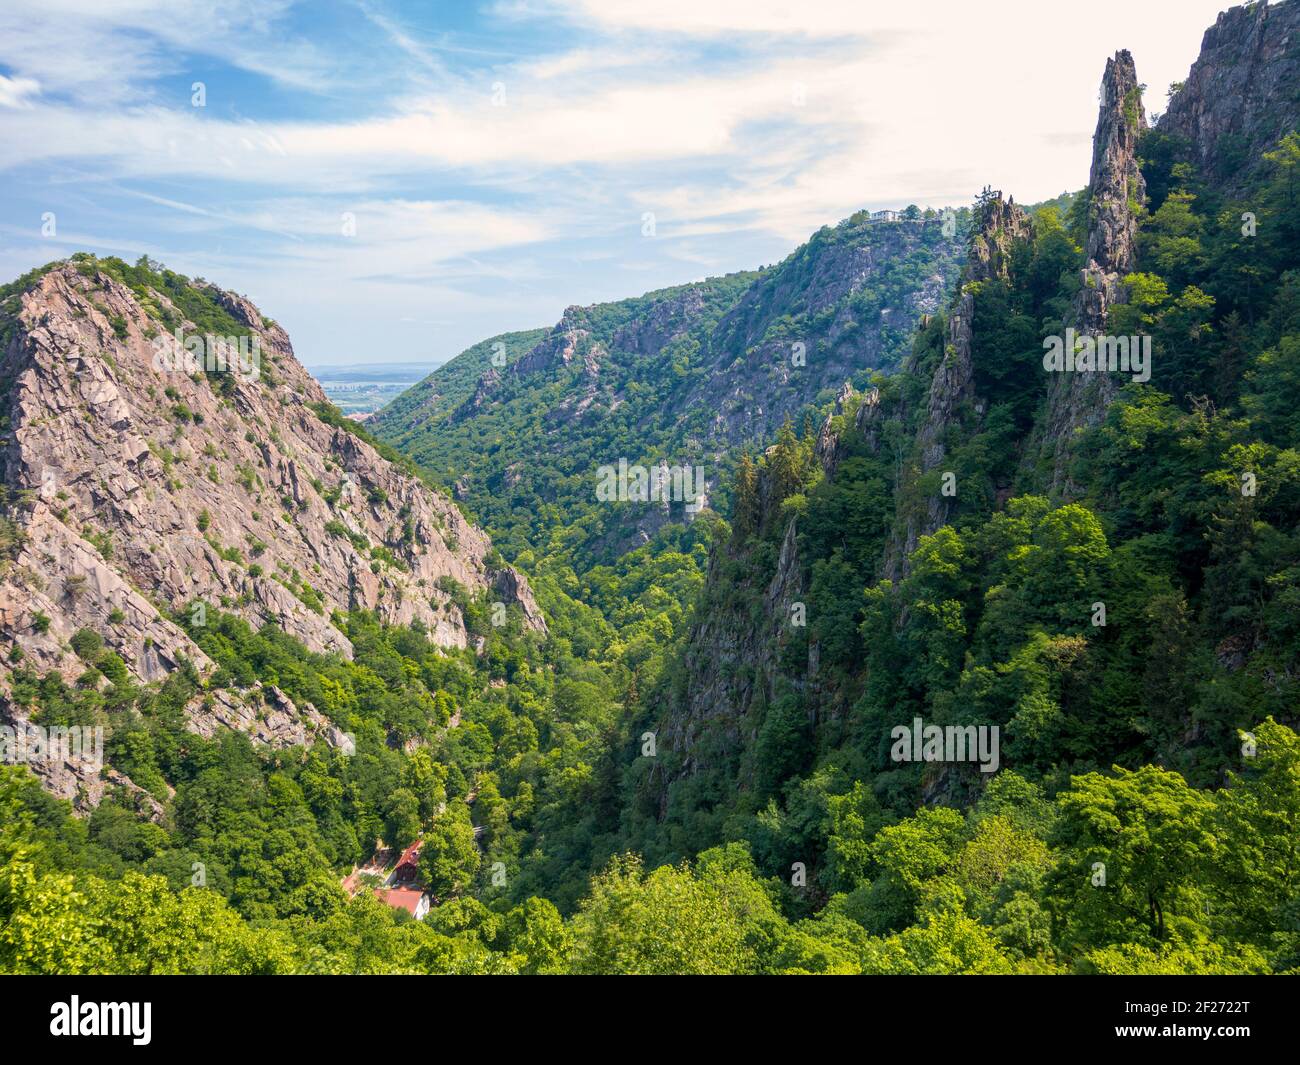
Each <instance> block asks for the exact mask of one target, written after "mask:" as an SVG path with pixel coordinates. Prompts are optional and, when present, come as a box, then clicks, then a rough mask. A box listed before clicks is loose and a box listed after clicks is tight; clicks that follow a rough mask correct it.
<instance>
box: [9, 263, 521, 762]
mask: <svg viewBox="0 0 1300 1065" xmlns="http://www.w3.org/2000/svg"><path fill="white" fill-rule="evenodd" d="M24 280H25V283H24V284H20V285H16V286H11V287H10V288H11V289H12V290H13V291H10V292H8V293H7V295H6V298H5V299H4V302H3V304H2V305H0V309H2V310H3V323H2V324H3V333H2V335H3V338H4V348H3V356H2V358H0V382H2V384H3V410H4V412H5V419H6V429H7V432H6V437H5V453H4V484H5V488H6V501H7V504H8V518H7V519H6V523H7V525H6V528H7V537H6V539H7V540H8V543H9V547H8V551H7V553H6V555H7V557H6V558H5V559H4V561H3V566H2V570H0V640H2V641H4V643H5V644H6V645H8V646H11V647H16V648H19V649H20V650H21V661H22V663H23V666H24V668H29V669H34V670H36V671H38V672H40V673H45V672H47V671H49V670H57V671H60V672H61V673H63V674H64V675H65V676H66V677H67V678H68V679H69V680H71V679H74V678H75V677H77V676H78V675H79V674H80V673H81V672H82V671H83V670H84V668H85V667H84V665H83V664H82V663H81V661H80V660H79V659H78V656H77V655H76V654H75V653H72V652H71V651H70V650H69V641H70V640H71V638H72V636H73V635H74V633H76V632H77V631H78V630H81V629H90V630H93V631H95V632H97V633H99V634H101V635H102V636H103V638H104V642H105V645H106V646H107V647H108V648H109V649H110V650H112V651H113V652H116V653H117V654H118V655H119V656H120V657H121V659H122V661H123V663H124V664H125V666H126V669H127V671H128V672H129V673H130V674H131V675H133V676H134V677H135V678H137V679H138V680H140V681H144V682H148V681H156V680H160V679H162V678H164V677H166V676H167V674H168V673H170V672H171V671H173V670H175V669H177V668H178V667H180V666H181V664H182V663H183V662H184V661H186V660H188V661H189V662H192V663H194V665H195V666H197V668H198V669H199V670H200V672H205V671H206V670H207V669H208V668H209V666H210V663H209V662H208V661H207V659H206V656H204V655H203V653H202V652H201V651H200V650H199V649H198V648H197V647H196V646H194V645H193V643H192V642H191V641H190V640H189V639H188V638H187V637H186V635H185V634H184V632H183V631H182V630H181V629H179V628H178V627H177V626H176V625H174V624H173V623H172V622H171V621H170V620H169V619H168V616H167V615H168V613H169V612H170V611H175V610H180V609H187V610H188V609H191V607H190V604H196V603H198V602H199V601H203V602H205V603H208V604H211V605H212V606H214V607H217V606H219V607H221V608H222V609H225V610H228V611H231V612H234V613H237V614H239V615H242V616H243V617H245V618H247V619H248V620H249V621H250V622H252V623H253V624H254V625H257V624H260V623H262V622H264V621H270V622H273V623H275V624H276V625H277V626H279V627H280V628H282V629H283V630H284V631H285V632H287V633H289V634H291V635H293V636H295V637H297V638H298V639H300V640H302V641H303V642H304V643H305V644H306V645H307V646H308V647H310V648H311V649H313V650H316V651H321V652H324V651H335V652H339V653H341V654H343V655H349V654H350V651H351V647H350V645H349V643H348V640H347V639H346V637H345V636H344V635H343V634H342V633H341V632H340V631H339V629H338V628H337V627H336V626H335V625H334V623H333V622H332V619H331V614H332V612H334V611H336V610H337V611H347V610H352V609H365V610H373V611H375V612H376V614H377V615H378V616H379V617H380V618H382V619H383V620H386V621H389V622H392V623H398V624H406V623H410V622H416V621H418V622H420V623H422V624H423V625H424V626H425V627H426V629H427V631H428V633H429V637H430V638H431V639H432V640H433V641H435V642H436V643H438V644H441V645H443V646H446V647H456V646H464V645H465V643H466V631H465V626H464V622H463V618H462V615H461V611H460V609H459V607H458V606H457V603H456V597H457V596H458V595H461V594H469V595H477V594H480V593H482V594H487V595H489V596H491V597H492V598H494V599H502V600H504V601H506V602H515V603H517V604H518V606H519V608H520V609H521V610H522V612H523V616H524V619H525V622H526V624H528V625H530V626H532V627H534V628H537V629H541V628H543V627H544V623H543V621H542V618H541V615H540V613H539V611H538V610H537V608H536V606H535V604H534V603H533V600H532V596H531V593H530V591H529V589H528V585H527V583H526V582H525V581H524V580H523V579H522V578H520V577H519V576H518V575H517V574H516V573H514V571H513V570H511V569H510V568H509V567H508V566H506V565H505V564H504V563H503V562H501V561H500V558H499V556H498V555H496V554H495V552H494V551H493V550H492V546H491V544H490V542H489V541H488V538H487V537H486V536H485V535H484V534H483V533H482V532H481V531H480V530H479V529H477V528H475V527H474V526H473V525H471V524H470V523H469V522H468V521H466V520H465V518H464V517H463V516H462V515H461V513H460V512H459V510H458V509H457V507H456V506H455V505H454V504H453V503H452V502H451V501H450V500H449V499H447V498H445V497H444V496H442V495H441V494H439V493H437V492H435V491H432V490H431V489H430V488H428V487H427V486H426V485H424V484H423V483H421V482H420V481H419V480H418V479H417V478H416V477H414V476H413V475H412V474H411V473H410V472H408V470H407V469H405V468H403V467H402V466H400V465H398V464H395V463H394V462H393V461H390V460H389V459H387V458H385V457H383V456H382V455H381V454H380V453H379V451H378V450H376V447H375V446H373V445H372V444H371V443H368V442H367V441H366V440H365V439H363V438H362V437H360V436H358V435H357V434H356V432H355V430H353V429H351V428H349V426H348V423H346V422H343V421H342V420H341V419H339V418H338V417H337V416H336V415H335V414H334V413H333V412H332V410H331V408H329V406H328V404H327V403H326V402H325V396H324V394H323V392H322V391H321V389H320V387H319V386H318V385H317V383H316V382H315V381H314V380H313V379H312V378H311V377H310V376H309V375H308V374H307V372H306V371H305V370H304V369H303V367H302V366H301V365H300V364H299V363H298V361H297V360H296V359H295V358H294V355H293V349H292V347H291V345H290V343H289V338H288V336H286V334H285V332H284V330H283V329H281V328H280V327H279V326H278V325H276V324H275V323H274V322H272V321H270V320H268V319H266V318H264V317H263V316H262V314H261V313H260V312H259V311H258V310H257V308H256V307H254V306H253V305H252V304H251V303H249V302H248V301H247V300H246V299H244V298H243V297H240V296H237V295H235V294H233V293H229V292H224V291H221V290H219V289H217V288H215V287H213V286H210V285H207V284H206V283H203V282H194V283H192V284H190V283H187V282H185V279H180V278H178V277H177V275H174V274H169V273H158V272H156V271H154V270H152V269H151V268H149V267H148V266H137V267H136V268H130V267H126V266H125V264H122V263H120V262H118V261H115V260H106V261H105V262H102V263H101V262H97V261H96V260H94V259H92V258H90V257H78V260H77V261H71V262H66V263H60V264H54V265H53V266H52V267H50V268H46V270H45V271H43V272H37V274H36V275H35V276H31V277H29V278H27V279H24ZM180 303H183V304H184V307H183V308H182V306H178V304H180ZM190 315H193V316H194V317H201V318H203V323H202V325H200V324H198V323H196V322H195V321H193V320H192V318H191V317H190ZM205 330H206V331H207V332H208V333H212V334H214V335H216V336H222V337H228V338H231V339H232V340H233V341H234V342H235V344H236V345H237V344H238V342H239V340H240V338H242V339H243V341H244V343H245V346H246V354H245V355H244V356H243V359H244V361H243V362H242V363H240V362H239V359H240V356H239V354H238V348H237V346H236V347H232V348H230V349H229V350H227V349H222V353H223V355H224V356H225V357H226V362H225V368H224V369H223V368H222V364H221V362H220V361H218V360H217V359H216V358H214V357H213V356H212V355H211V354H210V352H211V351H212V350H213V346H212V345H207V346H206V347H205V348H204V349H203V351H201V352H200V353H199V357H200V359H202V360H205V362H206V372H205V362H204V361H200V362H195V361H189V362H187V361H186V355H187V352H186V350H185V348H184V347H183V346H182V345H183V343H184V342H191V343H192V344H193V342H192V338H193V337H195V336H196V335H203V333H204V331H205ZM178 341H179V342H178ZM204 343H205V345H206V341H205V342H204ZM255 356H256V358H255ZM18 660H19V659H18V658H17V657H15V656H12V655H11V657H10V662H11V663H13V662H16V661H18ZM7 672H8V671H7V670H6V671H5V673H6V675H7ZM6 683H7V681H6V680H5V678H4V677H0V684H6ZM223 698H224V699H225V700H226V702H229V705H225V703H223V702H222V701H220V700H218V701H215V702H214V701H212V700H209V701H207V703H206V704H205V705H204V706H203V707H201V708H200V707H196V708H195V713H194V727H195V728H196V729H197V730H198V731H202V732H210V731H211V729H212V728H214V727H216V726H217V725H227V726H232V727H238V728H243V729H245V730H247V731H249V732H251V733H252V734H253V735H254V736H255V738H257V739H260V740H263V741H265V742H301V741H302V740H303V739H304V738H305V736H306V735H307V734H308V733H309V732H311V731H320V730H322V729H323V727H324V722H323V719H321V718H320V717H319V715H315V714H314V712H312V711H311V710H310V708H302V709H301V710H300V708H295V707H293V706H292V704H288V705H286V703H287V700H286V699H284V698H283V696H281V695H277V694H276V693H265V692H260V691H259V692H254V693H249V694H248V697H247V699H246V700H241V699H233V700H232V699H230V698H228V697H225V696H223Z"/></svg>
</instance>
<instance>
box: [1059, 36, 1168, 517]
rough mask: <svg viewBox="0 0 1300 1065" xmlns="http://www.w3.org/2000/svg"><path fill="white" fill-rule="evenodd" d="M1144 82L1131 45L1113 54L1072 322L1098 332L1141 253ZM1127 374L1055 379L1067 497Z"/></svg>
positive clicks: (1095, 145) (1122, 295)
mask: <svg viewBox="0 0 1300 1065" xmlns="http://www.w3.org/2000/svg"><path fill="white" fill-rule="evenodd" d="M1146 125H1147V119H1146V112H1145V110H1144V109H1143V107H1142V86H1141V85H1140V84H1139V83H1138V80H1137V70H1136V68H1135V66H1134V63H1133V56H1132V54H1131V53H1130V52H1128V51H1127V50H1124V51H1119V52H1116V53H1115V57H1114V58H1113V59H1109V60H1107V61H1106V72H1105V74H1104V75H1103V76H1102V81H1101V108H1100V112H1099V114H1098V116H1097V132H1096V134H1095V135H1094V137H1093V142H1092V173H1091V176H1090V180H1089V183H1088V197H1089V206H1088V245H1087V253H1088V263H1087V265H1086V266H1085V267H1084V269H1083V285H1082V287H1081V288H1080V289H1079V294H1078V296H1077V297H1076V299H1075V305H1074V313H1073V319H1074V320H1073V322H1063V323H1062V328H1063V329H1064V327H1065V326H1067V325H1073V326H1074V327H1075V328H1076V329H1077V330H1078V331H1079V332H1080V333H1084V334H1099V333H1101V332H1103V331H1104V329H1105V327H1106V320H1107V317H1108V315H1109V312H1110V308H1111V307H1112V306H1113V305H1115V304H1117V303H1123V302H1125V300H1127V298H1128V294H1127V290H1126V289H1125V286H1124V277H1125V275H1126V274H1128V273H1130V272H1132V270H1133V265H1134V262H1135V259H1136V255H1135V244H1136V237H1137V225H1138V215H1139V213H1140V212H1141V210H1142V206H1143V204H1144V203H1145V202H1146V181H1145V180H1144V179H1143V177H1142V172H1141V170H1140V169H1139V168H1138V160H1137V142H1138V137H1139V135H1140V134H1141V132H1142V131H1143V130H1144V129H1146ZM1120 383H1121V382H1120V381H1118V380H1117V379H1116V378H1115V377H1114V376H1113V375H1109V374H1105V373H1086V374H1061V375H1057V376H1056V379H1055V380H1053V381H1052V382H1051V383H1050V385H1049V390H1048V404H1047V423H1046V429H1045V433H1044V438H1045V447H1046V450H1047V451H1048V452H1049V453H1050V455H1051V459H1052V470H1053V474H1052V488H1053V490H1054V491H1056V492H1057V493H1059V494H1060V495H1062V496H1064V497H1066V498H1072V497H1074V496H1076V495H1077V494H1078V487H1077V486H1076V485H1075V484H1074V483H1073V482H1072V481H1071V478H1070V472H1069V471H1070V466H1071V464H1072V462H1073V449H1074V445H1075V444H1076V443H1077V441H1078V439H1079V434H1080V432H1081V431H1082V430H1084V429H1086V428H1088V427H1090V426H1093V425H1096V424H1097V423H1098V422H1100V421H1101V419H1102V418H1104V417H1105V416H1106V409H1107V408H1108V407H1109V406H1110V404H1111V402H1112V401H1113V400H1114V398H1115V396H1116V395H1117V394H1118V392H1119V386H1120Z"/></svg>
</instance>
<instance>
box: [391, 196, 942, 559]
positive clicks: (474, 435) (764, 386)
mask: <svg viewBox="0 0 1300 1065" xmlns="http://www.w3.org/2000/svg"><path fill="white" fill-rule="evenodd" d="M914 213H915V214H916V217H914V218H906V219H903V220H900V221H896V222H883V223H882V222H873V221H871V219H870V218H869V216H868V215H867V213H866V212H861V213H859V214H858V215H855V216H853V217H852V218H850V219H847V220H845V221H844V222H842V223H841V224H840V225H838V226H827V227H824V228H823V229H822V230H820V231H818V232H817V233H816V234H815V235H814V236H813V237H812V239H811V240H809V241H808V243H807V244H805V245H803V246H802V247H800V248H799V249H797V250H796V251H795V252H794V253H792V254H791V255H790V256H789V257H787V258H786V259H785V260H783V261H782V262H781V263H778V264H777V265H776V266H773V267H771V268H768V269H765V270H762V271H758V272H751V273H744V274H733V275H728V276H726V277H716V278H710V279H708V280H706V281H702V282H696V283H692V284H688V285H682V286H679V287H676V288H671V289H665V290H661V291H658V292H651V293H648V294H647V295H645V296H641V297H637V298H635V299H630V300H622V301H619V302H617V303H608V304H595V305H592V306H587V307H576V306H575V307H569V308H568V309H567V310H566V311H565V312H564V315H563V317H562V318H561V320H560V321H559V323H557V324H556V326H555V327H554V328H553V329H551V330H550V331H549V332H547V333H546V334H545V335H544V336H542V337H540V338H539V339H533V340H532V341H531V343H530V344H528V346H526V347H524V346H521V345H520V344H518V343H515V342H514V341H513V340H503V341H502V343H501V344H500V346H499V348H498V359H497V364H496V365H493V364H492V363H491V362H490V361H489V360H488V359H487V358H486V357H485V350H484V345H477V346H476V347H475V348H474V349H471V350H470V351H467V352H465V353H464V354H463V355H461V356H459V357H457V358H456V359H453V360H452V361H451V362H449V363H447V364H446V365H445V366H443V367H440V368H439V369H438V370H437V371H435V373H434V374H432V375H431V376H430V377H429V378H428V380H427V381H426V382H423V383H422V384H421V385H419V386H417V387H416V388H414V389H412V390H411V391H410V393H408V394H407V395H405V396H403V397H400V398H399V399H398V400H397V401H395V402H394V403H393V404H392V405H391V406H390V407H389V408H387V409H385V410H384V411H382V412H380V414H379V415H378V416H377V417H376V418H375V419H374V421H373V423H372V425H373V428H374V431H375V433H376V434H377V435H378V436H379V437H380V438H381V439H383V440H385V441H387V442H389V443H391V444H393V445H394V446H395V447H397V448H399V449H400V450H402V451H403V452H404V453H405V454H408V455H410V456H411V457H412V458H414V459H415V460H416V461H418V462H420V463H421V465H423V466H424V467H426V468H427V469H429V470H431V471H433V472H434V473H435V475H437V476H439V477H441V478H443V479H444V483H446V484H447V485H448V486H449V487H451V486H455V490H456V492H457V496H458V498H462V499H464V500H465V501H466V502H467V503H468V504H469V505H470V507H471V509H472V510H473V512H474V513H475V514H476V516H478V517H480V518H481V519H482V520H483V521H484V523H485V524H486V525H487V526H488V527H489V528H491V529H492V530H493V531H494V533H507V532H508V535H509V539H508V542H509V544H510V545H511V546H512V547H513V548H515V549H516V550H517V551H521V550H523V549H525V548H527V547H530V546H537V545H538V543H539V542H543V543H544V542H545V539H546V538H549V537H550V535H551V534H552V532H553V528H552V526H553V524H554V520H555V519H554V515H555V511H554V510H552V509H551V508H553V507H557V506H558V507H559V512H560V515H561V519H560V520H561V521H562V522H563V523H565V524H567V523H568V521H572V520H578V521H580V523H581V529H582V537H583V539H582V542H581V543H579V544H578V545H577V546H576V547H575V551H574V555H575V557H574V565H575V567H576V568H577V569H578V571H579V572H581V571H582V570H583V569H584V568H585V567H586V566H588V565H590V564H592V563H595V562H612V561H613V560H614V559H615V558H617V557H618V556H619V555H620V554H622V553H623V552H625V551H627V550H628V549H630V548H634V547H638V546H640V545H641V544H643V543H645V542H646V541H647V540H648V539H651V538H653V537H654V536H655V535H656V533H657V532H658V530H659V529H661V528H662V527H663V525H664V524H665V523H666V522H668V521H670V520H671V521H682V520H684V516H683V513H682V509H681V507H680V506H678V507H676V508H675V509H674V510H673V511H672V512H671V513H670V514H667V515H666V514H665V513H664V510H663V508H661V507H659V506H657V505H655V504H647V505H644V506H641V507H640V508H636V507H635V506H630V507H628V508H625V509H624V510H621V511H619V512H618V514H617V515H613V514H609V515H606V514H600V515H598V516H596V520H588V519H590V518H591V516H590V515H584V516H582V517H579V515H580V514H581V512H582V511H583V509H584V508H585V506H586V504H587V502H589V500H590V498H591V494H592V493H591V485H592V484H593V483H594V482H593V481H592V478H593V477H594V475H595V470H596V469H597V467H599V466H601V465H603V464H613V463H617V462H618V460H619V459H620V458H625V459H627V461H628V462H629V463H644V464H647V465H648V464H651V463H655V464H657V463H659V462H661V461H662V462H666V463H667V464H669V465H670V466H671V465H678V464H682V465H690V466H693V467H698V468H700V469H701V470H702V471H703V476H704V478H705V480H706V482H707V483H708V485H709V486H710V487H716V485H717V484H718V483H719V482H720V480H722V479H723V474H724V472H725V467H726V464H727V463H729V462H730V461H732V460H733V459H734V457H735V456H736V455H737V454H738V453H739V452H740V451H742V450H743V449H745V448H748V447H753V446H755V445H759V446H762V445H765V444H766V443H767V442H769V441H770V439H771V438H772V436H773V435H774V434H775V432H776V431H777V430H778V429H779V428H780V427H781V425H782V423H783V421H784V420H785V419H786V418H787V417H790V416H792V415H797V414H798V413H799V412H800V411H803V410H807V409H808V408H810V407H811V406H814V405H822V404H824V403H826V402H828V401H829V400H830V399H832V398H833V397H834V395H835V393H836V391H837V390H838V389H839V388H840V386H841V385H842V384H843V383H844V381H845V379H846V378H850V377H854V376H855V375H858V376H862V377H863V378H865V377H866V375H868V373H869V371H871V370H890V369H895V368H897V367H898V365H899V364H900V362H901V361H902V359H903V357H904V356H905V354H906V351H907V348H908V345H909V337H910V335H911V331H912V329H913V327H914V326H915V324H916V322H917V320H918V319H919V318H920V317H922V316H923V315H926V314H931V313H934V312H935V311H937V310H938V309H939V308H940V307H942V306H943V304H944V303H945V302H946V300H947V298H948V295H949V292H950V289H951V286H952V283H953V282H954V280H955V278H956V274H957V273H958V271H959V260H960V255H961V250H962V247H963V242H964V231H965V226H966V223H967V219H966V217H965V215H964V214H963V215H962V216H961V217H960V218H958V217H956V216H954V218H953V219H952V224H951V225H948V226H945V224H944V221H943V220H942V219H941V218H940V217H939V216H938V215H936V214H935V213H933V212H931V213H930V214H929V216H928V217H927V216H926V215H924V214H922V213H920V212H914ZM471 366H472V367H473V368H474V371H475V374H476V380H475V381H474V382H473V383H472V384H470V383H468V382H467V381H465V380H464V379H465V377H466V374H467V370H468V368H469V367H471ZM859 383H862V382H859ZM542 453H546V454H549V455H550V456H551V458H552V461H551V462H549V463H547V464H540V463H537V462H535V461H534V460H535V457H536V456H537V455H538V454H542ZM557 470H560V471H563V476H562V477H557V476H556V471H557ZM584 477H585V478H586V482H585V483H583V478H584ZM530 516H531V518H532V519H534V520H532V522H531V524H529V521H530ZM539 538H541V539H540V541H539ZM579 556H580V557H579Z"/></svg>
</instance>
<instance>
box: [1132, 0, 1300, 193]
mask: <svg viewBox="0 0 1300 1065" xmlns="http://www.w3.org/2000/svg"><path fill="white" fill-rule="evenodd" d="M1298 126H1300V3H1298V2H1297V0H1287V2H1285V3H1280V4H1271V3H1267V2H1262V3H1257V4H1253V5H1250V6H1246V7H1234V8H1232V9H1231V10H1229V11H1225V12H1223V13H1222V14H1221V15H1220V16H1219V18H1218V20H1217V21H1216V22H1215V24H1214V25H1213V26H1211V27H1210V28H1209V29H1208V30H1206V31H1205V37H1204V38H1203V40H1202V42H1201V54H1200V56H1199V57H1198V58H1197V60H1196V62H1195V63H1193V64H1192V69H1191V72H1190V73H1189V74H1188V76H1187V81H1186V82H1184V83H1183V87H1182V89H1181V90H1180V91H1179V92H1177V93H1176V94H1175V95H1174V97H1173V99H1171V100H1170V101H1169V108H1168V110H1167V111H1166V112H1165V113H1164V115H1162V116H1161V118H1160V121H1159V122H1158V123H1157V128H1158V129H1160V130H1161V132H1164V133H1170V134H1174V135H1175V136H1179V137H1184V138H1186V139H1187V141H1188V142H1190V144H1191V145H1192V150H1193V155H1194V158H1195V159H1196V160H1197V161H1198V162H1199V163H1200V165H1201V168H1202V170H1203V171H1204V172H1205V173H1206V175H1207V176H1208V177H1209V178H1210V179H1211V180H1213V181H1216V182H1219V183H1221V184H1222V186H1223V187H1224V188H1225V189H1226V190H1227V191H1229V192H1233V191H1237V190H1239V189H1241V188H1243V187H1245V185H1247V184H1248V183H1249V182H1250V181H1251V180H1252V179H1253V178H1254V175H1255V171H1256V169H1257V168H1258V166H1259V159H1260V156H1261V155H1262V154H1263V153H1264V152H1266V151H1268V150H1270V149H1271V148H1273V147H1274V146H1275V145H1276V144H1277V142H1278V141H1279V140H1280V139H1281V137H1282V136H1283V135H1284V134H1286V133H1288V132H1290V131H1291V130H1293V129H1296V128H1297V127H1298Z"/></svg>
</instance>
